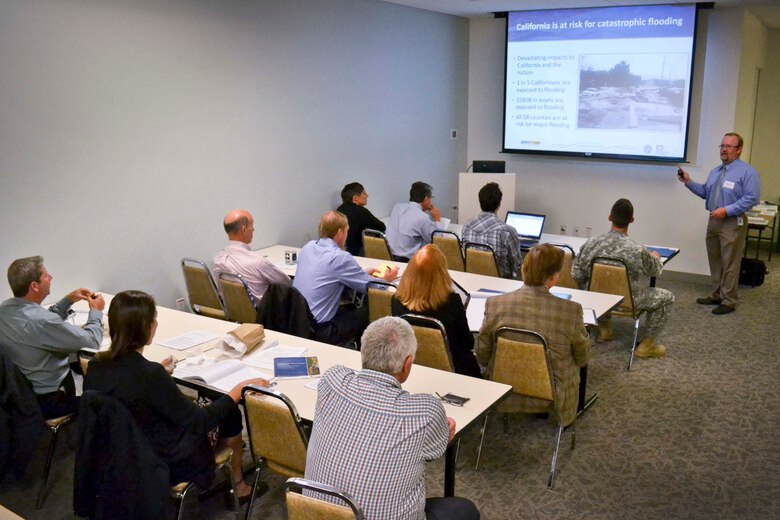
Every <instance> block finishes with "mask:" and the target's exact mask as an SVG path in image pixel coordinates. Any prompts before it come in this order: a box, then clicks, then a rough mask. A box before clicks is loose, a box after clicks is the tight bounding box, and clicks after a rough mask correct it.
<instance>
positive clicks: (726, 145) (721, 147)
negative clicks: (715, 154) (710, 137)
mask: <svg viewBox="0 0 780 520" xmlns="http://www.w3.org/2000/svg"><path fill="white" fill-rule="evenodd" d="M724 148H739V146H736V145H733V144H719V145H718V149H720V150H722V149H724Z"/></svg>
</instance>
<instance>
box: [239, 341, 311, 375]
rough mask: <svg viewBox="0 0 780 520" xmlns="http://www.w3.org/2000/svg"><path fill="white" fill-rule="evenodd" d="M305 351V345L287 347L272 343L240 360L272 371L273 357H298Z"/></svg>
mask: <svg viewBox="0 0 780 520" xmlns="http://www.w3.org/2000/svg"><path fill="white" fill-rule="evenodd" d="M305 352H306V348H305V347H289V346H287V345H280V344H278V343H277V344H275V345H274V344H272V345H271V346H269V347H265V348H262V349H260V350H258V351H256V352H252V353H251V354H250V355H248V356H246V357H244V358H243V359H242V360H241V361H242V362H243V363H244V364H245V365H251V366H253V367H257V368H262V369H264V370H268V371H271V372H272V371H273V369H274V359H275V358H278V357H298V356H302V355H303V354H304V353H305Z"/></svg>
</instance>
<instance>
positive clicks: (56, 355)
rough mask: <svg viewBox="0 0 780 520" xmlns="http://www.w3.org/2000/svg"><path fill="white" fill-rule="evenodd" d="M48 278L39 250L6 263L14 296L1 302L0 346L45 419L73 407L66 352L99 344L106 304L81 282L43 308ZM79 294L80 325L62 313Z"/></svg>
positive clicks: (48, 287)
mask: <svg viewBox="0 0 780 520" xmlns="http://www.w3.org/2000/svg"><path fill="white" fill-rule="evenodd" d="M51 280H52V276H51V275H50V274H49V272H48V271H47V270H46V267H44V265H43V258H41V257H40V256H32V257H29V258H20V259H18V260H14V261H13V262H12V263H11V265H10V267H9V268H8V283H9V284H10V285H11V291H12V292H13V294H14V297H13V298H10V299H8V300H6V301H4V302H3V303H2V304H0V350H2V351H3V352H4V353H5V355H6V356H8V358H9V359H10V360H11V361H12V362H13V363H14V364H15V365H16V366H17V368H19V370H20V371H21V373H22V374H24V376H25V377H26V378H27V380H28V381H29V382H30V384H31V385H32V388H33V392H35V396H36V398H37V399H38V404H39V405H40V406H41V412H43V417H44V418H46V419H51V418H54V417H60V416H63V415H66V414H69V413H72V412H75V411H76V408H77V400H76V393H75V386H74V383H73V376H72V374H71V372H70V364H69V362H68V356H69V355H70V354H71V353H74V352H78V351H79V350H81V349H83V348H93V349H98V348H100V342H101V341H102V340H103V326H102V324H101V320H102V319H103V312H102V311H103V308H104V307H105V304H106V303H105V301H104V300H103V297H102V296H100V295H99V294H94V293H93V292H92V291H90V290H89V289H84V288H81V289H76V290H75V291H72V292H71V293H69V294H68V295H67V296H65V297H64V298H63V299H61V300H60V301H58V302H57V303H55V304H54V305H52V306H51V307H49V308H48V309H45V308H44V307H42V306H41V303H42V302H43V301H44V300H45V299H46V298H47V297H48V296H49V292H50V289H51ZM79 300H86V301H87V304H88V305H89V315H88V317H87V323H86V324H85V325H84V327H77V326H76V325H74V324H72V323H69V322H68V321H66V319H65V318H66V317H67V316H68V313H69V311H70V307H71V305H73V304H74V303H76V302H77V301H79Z"/></svg>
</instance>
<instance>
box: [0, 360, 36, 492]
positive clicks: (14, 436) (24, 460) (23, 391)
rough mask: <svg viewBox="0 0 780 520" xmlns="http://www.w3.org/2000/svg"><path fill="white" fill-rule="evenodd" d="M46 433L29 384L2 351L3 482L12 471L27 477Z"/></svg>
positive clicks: (0, 462)
mask: <svg viewBox="0 0 780 520" xmlns="http://www.w3.org/2000/svg"><path fill="white" fill-rule="evenodd" d="M44 430H45V427H44V421H43V415H42V414H41V409H40V407H39V406H38V401H37V400H36V399H35V394H34V393H33V390H32V387H31V386H30V383H29V382H28V381H27V379H26V378H25V377H24V375H23V374H22V373H21V372H20V371H19V369H18V368H16V365H14V364H13V362H12V361H11V360H10V359H8V358H7V357H6V356H5V355H4V354H3V353H2V352H0V480H2V478H3V476H4V475H5V474H6V472H7V471H10V470H13V472H14V475H15V476H16V478H21V477H22V476H24V471H25V469H26V468H27V464H28V463H29V462H30V459H32V457H33V455H34V454H35V450H36V449H37V447H38V440H39V439H40V437H41V434H43V432H44Z"/></svg>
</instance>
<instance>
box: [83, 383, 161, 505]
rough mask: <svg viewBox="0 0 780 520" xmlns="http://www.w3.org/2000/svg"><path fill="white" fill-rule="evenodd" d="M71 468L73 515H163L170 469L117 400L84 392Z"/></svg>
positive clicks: (91, 392)
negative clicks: (77, 437) (73, 464)
mask: <svg viewBox="0 0 780 520" xmlns="http://www.w3.org/2000/svg"><path fill="white" fill-rule="evenodd" d="M75 466H76V467H75V472H74V478H73V509H74V510H75V512H76V514H77V515H79V516H83V517H89V518H94V519H102V518H111V519H135V518H137V519H139V520H140V519H144V520H146V519H151V518H164V517H165V516H166V507H167V504H168V494H169V491H170V487H169V483H168V477H169V473H168V466H167V465H166V464H165V462H163V461H162V459H161V458H160V457H158V456H157V454H155V452H154V450H153V449H152V447H151V444H150V443H149V440H148V439H147V438H146V436H145V435H144V434H143V432H141V430H140V429H139V428H138V426H137V425H136V423H135V420H134V419H133V416H132V415H131V414H130V411H129V410H128V409H127V407H126V406H125V405H123V404H122V403H121V402H120V401H119V400H118V399H115V398H113V397H111V396H109V395H106V394H103V393H100V392H95V391H91V390H87V391H85V392H84V395H83V396H82V398H81V403H80V406H79V439H78V447H77V449H76V464H75Z"/></svg>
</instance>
